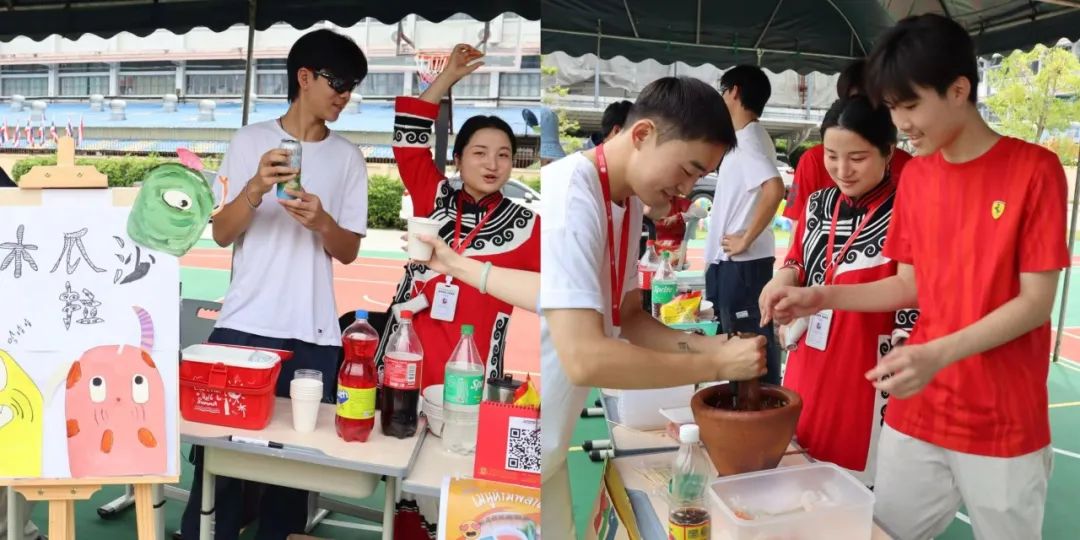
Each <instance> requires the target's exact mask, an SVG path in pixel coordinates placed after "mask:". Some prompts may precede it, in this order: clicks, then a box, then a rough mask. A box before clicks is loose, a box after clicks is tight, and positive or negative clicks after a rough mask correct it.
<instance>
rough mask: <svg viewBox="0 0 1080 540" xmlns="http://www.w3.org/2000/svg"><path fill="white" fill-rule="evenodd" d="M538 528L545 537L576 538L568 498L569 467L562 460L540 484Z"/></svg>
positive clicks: (572, 514)
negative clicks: (539, 519)
mask: <svg viewBox="0 0 1080 540" xmlns="http://www.w3.org/2000/svg"><path fill="white" fill-rule="evenodd" d="M540 490H541V491H540V515H541V521H540V529H541V530H543V531H544V537H545V538H560V539H561V538H566V539H567V540H571V539H573V538H576V537H577V536H576V534H575V531H574V507H573V503H572V502H571V500H570V469H569V468H567V463H566V461H563V462H562V465H560V466H559V468H558V469H557V470H555V472H554V473H552V474H551V475H550V476H549V477H548V479H547V481H546V482H544V483H543V485H542V486H540Z"/></svg>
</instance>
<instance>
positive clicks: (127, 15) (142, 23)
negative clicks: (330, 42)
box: [0, 0, 540, 41]
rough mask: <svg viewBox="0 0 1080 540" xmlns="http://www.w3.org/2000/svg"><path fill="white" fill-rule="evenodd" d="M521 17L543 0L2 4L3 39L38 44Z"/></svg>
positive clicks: (532, 14) (55, 0) (11, 0)
mask: <svg viewBox="0 0 1080 540" xmlns="http://www.w3.org/2000/svg"><path fill="white" fill-rule="evenodd" d="M506 12H514V13H517V14H518V15H521V16H522V17H524V18H526V19H530V20H537V19H539V18H540V3H539V1H538V0H468V1H465V2H446V1H444V0H421V1H412V2H363V3H360V2H356V1H355V0H0V41H9V40H11V38H13V37H17V36H25V37H29V38H31V39H34V40H41V39H43V38H45V37H48V36H51V35H54V34H59V35H61V36H63V37H66V38H72V39H75V38H78V37H79V36H81V35H83V34H94V35H97V36H101V37H106V38H107V37H111V36H113V35H116V34H118V33H120V32H130V33H132V34H135V35H137V36H146V35H148V34H150V33H151V32H153V31H155V30H169V31H171V32H173V33H176V34H183V33H186V32H187V31H189V30H191V29H192V28H195V27H200V26H202V27H207V28H210V29H211V30H214V31H217V32H220V31H222V30H224V29H226V28H228V27H230V26H232V25H234V24H251V26H253V27H254V28H255V29H256V30H265V29H267V28H269V27H270V26H271V25H273V24H275V23H279V22H285V23H289V24H291V25H293V26H295V27H297V28H306V27H309V26H311V25H313V24H315V23H317V22H319V21H331V22H333V23H334V24H337V25H341V26H352V25H354V24H356V23H357V22H359V21H360V20H362V19H364V18H367V17H372V18H374V19H377V20H379V21H381V22H384V23H394V22H397V21H400V20H401V19H403V18H404V17H405V16H406V15H410V14H417V15H419V16H421V17H423V18H424V19H427V20H429V21H433V22H439V21H442V20H444V19H446V18H447V17H449V16H451V15H454V14H457V13H465V14H467V15H469V16H471V17H473V18H474V19H476V20H480V21H487V20H491V19H493V18H495V17H496V16H498V15H499V14H501V13H506Z"/></svg>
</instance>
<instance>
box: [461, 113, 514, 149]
mask: <svg viewBox="0 0 1080 540" xmlns="http://www.w3.org/2000/svg"><path fill="white" fill-rule="evenodd" d="M486 128H492V129H497V130H499V131H502V132H503V133H506V136H507V137H510V152H511V153H512V154H513V153H516V152H517V138H515V137H514V130H513V129H510V124H507V123H506V121H505V120H503V119H502V118H499V117H498V116H484V115H476V116H474V117H472V118H470V119H468V120H466V121H465V123H464V124H462V125H461V129H460V130H458V134H457V137H456V138H455V139H454V157H455V158H460V157H461V154H462V152H464V151H465V147H466V146H468V145H469V141H470V140H471V139H472V138H473V135H475V134H476V132H477V131H479V130H481V129H486Z"/></svg>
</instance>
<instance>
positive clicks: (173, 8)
mask: <svg viewBox="0 0 1080 540" xmlns="http://www.w3.org/2000/svg"><path fill="white" fill-rule="evenodd" d="M506 12H513V13H516V14H518V15H520V16H522V17H524V18H526V19H530V20H537V19H539V18H540V2H539V0H467V1H464V2H446V1H444V0H417V1H412V2H365V3H364V4H362V5H358V3H357V2H356V1H355V0H0V41H10V40H11V39H12V38H15V37H20V36H22V37H29V38H31V39H34V40H41V39H44V38H46V37H48V36H51V35H60V36H62V37H65V38H70V39H77V38H79V37H80V36H82V35H84V34H94V35H97V36H100V37H105V38H108V37H112V36H114V35H116V34H118V33H120V32H129V33H132V34H135V35H137V36H143V37H145V36H147V35H149V34H151V33H152V32H154V31H155V30H168V31H170V32H173V33H175V34H183V33H186V32H188V31H190V30H191V29H192V28H196V27H207V28H209V29H211V30H214V31H217V32H220V31H222V30H225V29H226V28H229V27H230V26H232V25H235V24H246V25H248V42H247V69H246V73H245V80H244V88H251V78H252V67H253V65H254V62H253V61H252V49H253V48H254V42H255V31H256V30H265V29H267V28H269V27H270V26H271V25H273V24H276V23H279V22H284V23H288V24H291V25H292V26H294V27H296V28H307V27H310V26H312V25H314V24H315V23H317V22H319V21H330V22H333V23H334V24H337V25H340V26H352V25H354V24H356V23H357V22H359V21H360V20H362V19H365V18H368V17H371V18H374V19H377V20H379V21H381V22H383V23H392V22H397V21H400V20H401V19H403V18H405V16H406V15H411V14H416V15H419V16H420V17H423V18H424V19H426V20H429V21H433V22H440V21H443V20H445V19H446V18H447V17H450V16H451V15H455V14H457V13H464V14H466V15H469V16H471V17H472V18H474V19H476V20H480V21H488V20H491V19H493V18H495V17H496V16H498V15H500V14H502V13H506ZM250 99H251V95H250V92H244V109H243V110H244V112H243V119H242V125H247V123H248V112H249V110H250V108H249V107H248V102H249V100H250ZM443 105H444V106H443V107H441V110H440V114H439V120H438V121H437V122H436V124H435V159H436V162H437V165H438V167H439V169H440V170H444V169H445V168H446V147H447V143H448V139H449V137H448V135H447V133H448V128H449V124H450V117H449V107H448V106H447V105H448V103H447V102H445V101H444V103H443Z"/></svg>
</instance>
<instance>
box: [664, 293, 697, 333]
mask: <svg viewBox="0 0 1080 540" xmlns="http://www.w3.org/2000/svg"><path fill="white" fill-rule="evenodd" d="M700 307H701V291H693V292H688V293H683V294H680V295H678V296H676V297H675V298H674V299H673V300H672V301H670V302H668V303H666V304H664V305H662V306H660V322H662V323H664V324H669V325H670V324H685V323H695V322H697V314H698V309H699V308H700Z"/></svg>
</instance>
